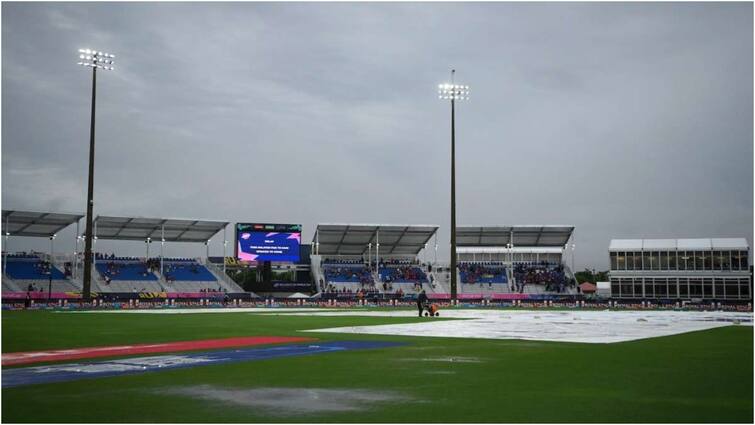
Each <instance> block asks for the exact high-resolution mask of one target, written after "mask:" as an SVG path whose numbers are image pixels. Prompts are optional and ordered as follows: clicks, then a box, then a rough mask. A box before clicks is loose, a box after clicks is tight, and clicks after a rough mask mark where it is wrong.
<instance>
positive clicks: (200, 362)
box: [2, 341, 404, 388]
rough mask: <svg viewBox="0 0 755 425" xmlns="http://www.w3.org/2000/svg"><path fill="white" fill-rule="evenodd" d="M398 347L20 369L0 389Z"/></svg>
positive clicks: (319, 347) (354, 345) (288, 349)
mask: <svg viewBox="0 0 755 425" xmlns="http://www.w3.org/2000/svg"><path fill="white" fill-rule="evenodd" d="M400 345H404V344H403V343H396V342H385V341H333V342H327V343H323V344H292V345H283V346H275V347H267V348H244V349H235V350H225V351H215V352H205V353H192V354H179V355H162V356H150V357H134V358H127V359H119V360H106V361H98V362H90V363H67V364H60V365H49V366H35V367H22V368H14V369H4V370H3V379H2V388H12V387H19V386H23V385H33V384H47V383H53V382H69V381H78V380H80V379H92V378H105V377H113V376H121V375H133V374H137V373H145V372H156V371H160V370H169V369H180V368H189V367H196V366H207V365H217V364H224V363H234V362H242V361H254V360H266V359H274V358H280V357H292V356H304V355H312V354H322V353H332V352H338V351H346V350H364V349H372V348H386V347H396V346H400Z"/></svg>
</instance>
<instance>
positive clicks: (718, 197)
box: [2, 3, 753, 267]
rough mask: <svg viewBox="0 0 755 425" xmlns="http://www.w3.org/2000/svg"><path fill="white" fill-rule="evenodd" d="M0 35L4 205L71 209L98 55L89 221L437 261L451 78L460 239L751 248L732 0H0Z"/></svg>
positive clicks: (742, 67)
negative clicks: (101, 58)
mask: <svg viewBox="0 0 755 425" xmlns="http://www.w3.org/2000/svg"><path fill="white" fill-rule="evenodd" d="M2 24H3V25H2V112H3V114H2V116H3V118H2V178H3V183H2V201H3V207H4V208H15V209H33V210H47V209H50V210H64V211H82V210H83V209H84V206H85V202H84V200H85V188H86V173H87V171H86V170H87V169H86V165H87V152H88V128H89V127H88V126H89V106H90V105H89V94H90V84H91V81H90V77H89V73H88V72H87V70H86V69H84V68H81V67H77V66H76V65H75V62H76V57H75V52H76V50H77V49H78V48H79V47H87V46H91V47H96V48H98V49H103V50H105V49H107V50H108V51H112V52H113V53H115V54H116V55H117V58H116V71H115V72H112V73H103V74H102V75H100V78H99V79H98V104H97V107H98V109H97V170H96V194H95V199H96V213H101V214H124V215H128V214H134V215H142V216H164V217H199V218H216V219H228V220H231V221H247V220H248V221H255V220H259V221H280V222H300V223H302V224H304V226H305V235H304V237H305V239H310V238H311V235H312V233H313V229H314V226H315V225H316V223H318V222H384V223H385V222H388V223H399V222H400V223H430V224H439V225H441V228H442V230H441V233H440V240H441V241H442V242H443V243H442V244H441V247H442V248H443V247H446V249H441V250H440V253H441V255H442V257H443V258H447V256H448V252H447V251H448V250H447V241H448V226H449V217H448V215H449V214H448V202H449V193H448V183H449V171H448V169H449V159H448V156H449V150H450V147H449V134H448V133H449V124H448V117H449V107H448V105H447V104H446V103H443V102H440V101H438V100H437V98H436V96H435V87H436V84H437V83H440V82H444V81H445V80H447V79H448V77H449V69H450V68H451V67H456V68H457V69H458V73H457V77H458V80H459V81H460V82H463V83H465V84H469V85H470V86H471V87H472V100H471V101H470V102H468V103H465V104H463V105H460V106H459V110H458V115H457V119H458V120H457V121H458V130H457V131H458V132H457V138H458V145H457V160H458V161H457V165H458V222H459V223H460V224H574V225H576V226H577V233H576V239H577V245H578V249H577V266H578V267H581V266H586V265H590V266H595V267H605V266H606V264H607V253H606V252H607V247H608V241H609V239H610V238H612V237H632V238H639V237H717V236H720V237H728V236H731V237H738V236H745V237H747V238H748V240H750V241H752V234H753V224H752V223H753V221H752V205H753V197H752V193H753V186H752V181H753V179H752V178H753V163H752V158H753V150H752V149H753V130H752V128H753V122H752V116H753V85H752V84H753V69H752V63H753V45H752V33H753V26H752V5H751V4H749V3H725V4H720V3H719V4H710V3H670V4H669V3H663V4H654V3H636V4H623V3H610V4H600V3H589V4H585V3H580V4H573V3H557V4H554V3H505V4H496V3H484V4H479V3H469V4H455V3H442V4H439V3H410V4H406V3H381V4H370V3H363V4H353V3H320V4H318V3H308V4H298V3H295V4H289V3H280V4H270V3H212V4H209V3H208V4H205V3H190V4H187V3H152V4H149V3H4V4H3V5H2ZM216 239H217V238H216ZM56 242H57V241H56ZM66 243H67V242H64V243H62V245H61V246H65V244H66ZM13 244H16V245H17V246H16V247H14V246H10V248H11V249H17V248H20V247H26V246H31V245H34V244H41V245H40V246H41V247H46V246H47V245H46V242H44V241H36V242H24V241H13ZM29 244H31V245H29ZM70 244H71V246H73V242H71V243H70ZM100 245H101V247H102V249H109V248H111V247H117V248H118V249H123V250H125V251H127V252H141V249H142V248H143V247H139V246H138V245H136V246H135V245H134V244H122V245H116V244H108V243H105V242H101V243H100ZM34 246H36V245H34ZM40 246H36V247H37V249H41V248H40ZM213 246H214V248H213V250H214V251H217V252H218V253H219V250H220V245H219V244H217V243H215V242H214V245H213ZM171 249H174V251H173V252H181V253H183V252H185V253H194V254H197V255H198V254H201V253H202V252H203V248H198V247H183V248H180V247H172V248H171ZM194 251H196V252H194Z"/></svg>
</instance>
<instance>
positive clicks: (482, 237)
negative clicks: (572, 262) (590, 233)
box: [456, 225, 574, 248]
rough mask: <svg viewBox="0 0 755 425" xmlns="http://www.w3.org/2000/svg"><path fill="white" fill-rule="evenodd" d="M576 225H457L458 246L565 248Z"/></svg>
mask: <svg viewBox="0 0 755 425" xmlns="http://www.w3.org/2000/svg"><path fill="white" fill-rule="evenodd" d="M572 232H574V226H555V225H550V226H549V225H545V226H541V225H533V226H530V225H521V226H457V227H456V246H459V247H505V246H506V244H508V243H513V245H514V247H519V248H521V247H558V248H563V247H564V245H566V242H567V241H568V240H569V238H571V235H572Z"/></svg>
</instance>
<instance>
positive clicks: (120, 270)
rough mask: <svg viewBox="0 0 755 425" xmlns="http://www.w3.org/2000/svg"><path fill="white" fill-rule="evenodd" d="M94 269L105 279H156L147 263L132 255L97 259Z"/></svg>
mask: <svg viewBox="0 0 755 425" xmlns="http://www.w3.org/2000/svg"><path fill="white" fill-rule="evenodd" d="M96 269H97V271H98V272H99V273H100V275H101V276H102V278H103V279H105V280H111V281H118V280H128V281H153V280H157V276H155V274H154V273H152V272H151V271H150V270H149V269H148V268H147V264H146V263H145V262H144V261H142V260H140V259H138V258H134V257H110V258H107V259H105V258H103V259H98V260H97V264H96Z"/></svg>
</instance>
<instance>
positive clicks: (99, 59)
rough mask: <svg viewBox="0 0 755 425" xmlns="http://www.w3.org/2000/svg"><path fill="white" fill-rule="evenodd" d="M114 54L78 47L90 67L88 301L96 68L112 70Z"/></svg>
mask: <svg viewBox="0 0 755 425" xmlns="http://www.w3.org/2000/svg"><path fill="white" fill-rule="evenodd" d="M113 58H115V55H113V54H110V53H103V52H100V51H96V50H91V49H79V63H78V64H79V65H81V66H88V67H90V68H92V118H91V121H90V127H89V185H88V188H87V223H86V236H85V237H84V285H83V286H84V287H83V288H82V294H81V296H82V298H83V300H84V301H89V299H90V298H91V290H92V211H93V209H94V111H95V100H96V98H97V70H98V69H101V70H103V71H112V70H113V63H115V61H113Z"/></svg>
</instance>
